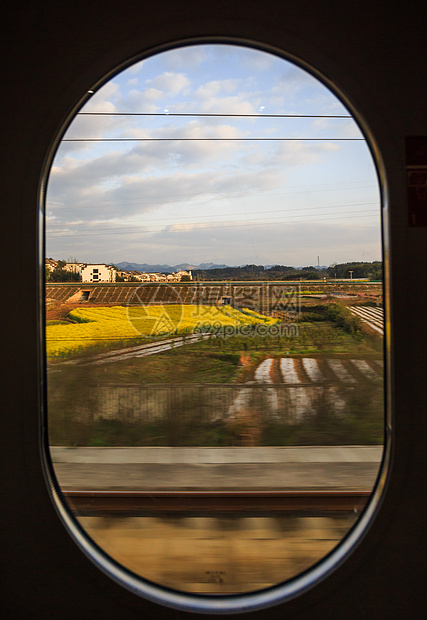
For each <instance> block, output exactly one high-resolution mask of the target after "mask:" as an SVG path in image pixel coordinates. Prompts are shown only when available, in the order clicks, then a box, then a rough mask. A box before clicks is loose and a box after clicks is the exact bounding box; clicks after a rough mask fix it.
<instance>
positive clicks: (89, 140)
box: [62, 138, 366, 142]
mask: <svg viewBox="0 0 427 620" xmlns="http://www.w3.org/2000/svg"><path fill="white" fill-rule="evenodd" d="M323 140H324V141H326V142H336V141H340V142H357V141H359V142H366V140H365V138H66V139H64V140H62V142H312V141H323Z"/></svg>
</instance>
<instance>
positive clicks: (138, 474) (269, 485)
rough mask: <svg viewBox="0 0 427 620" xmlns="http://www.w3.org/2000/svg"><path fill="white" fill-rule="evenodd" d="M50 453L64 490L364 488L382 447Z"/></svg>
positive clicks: (372, 480) (75, 450)
mask: <svg viewBox="0 0 427 620" xmlns="http://www.w3.org/2000/svg"><path fill="white" fill-rule="evenodd" d="M51 456H52V461H53V465H54V469H55V473H56V476H57V478H58V481H59V483H60V485H61V487H62V488H64V489H68V490H72V489H80V490H84V489H87V490H97V489H99V490H100V489H110V490H113V489H114V490H150V489H153V490H154V489H156V490H179V489H182V490H183V489H186V490H202V489H204V490H214V489H223V490H251V489H253V490H261V489H265V490H271V489H278V490H291V489H307V490H316V489H319V490H320V489H349V490H351V489H364V490H369V489H371V488H372V486H373V485H374V483H375V480H376V477H377V475H378V470H379V464H380V462H381V458H382V447H381V446H328V447H323V446H320V447H311V446H303V447H259V448H257V447H256V448H252V447H251V448H248V447H238V448H169V447H160V448H158V447H148V448H65V447H52V448H51Z"/></svg>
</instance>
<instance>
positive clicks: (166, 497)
mask: <svg viewBox="0 0 427 620" xmlns="http://www.w3.org/2000/svg"><path fill="white" fill-rule="evenodd" d="M63 495H64V497H65V499H66V500H67V502H68V504H69V506H70V508H71V509H72V510H73V511H74V512H76V513H77V514H79V515H80V516H81V515H92V514H99V513H114V514H117V513H131V514H133V515H135V514H139V515H152V514H154V515H155V514H158V513H176V514H182V513H197V514H200V513H203V514H206V513H208V514H210V515H212V514H215V513H230V512H244V513H251V514H253V515H259V516H262V515H265V514H270V513H271V512H276V513H279V512H284V513H289V512H310V513H312V512H315V513H316V514H317V513H323V512H326V513H327V512H359V511H361V510H363V508H364V507H365V506H366V504H367V501H368V499H369V496H370V495H371V492H370V491H366V490H344V491H343V490H339V491H338V490H333V491H79V490H73V491H63Z"/></svg>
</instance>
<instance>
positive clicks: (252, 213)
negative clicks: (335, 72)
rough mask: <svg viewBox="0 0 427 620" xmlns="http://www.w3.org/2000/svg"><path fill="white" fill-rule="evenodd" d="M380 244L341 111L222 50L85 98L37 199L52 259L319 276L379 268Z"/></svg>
mask: <svg viewBox="0 0 427 620" xmlns="http://www.w3.org/2000/svg"><path fill="white" fill-rule="evenodd" d="M284 115H291V116H290V117H286V116H284ZM301 116H306V117H309V118H302V117H301ZM331 116H340V117H341V118H331ZM254 138H257V139H256V140H255V139H254ZM380 237H381V231H380V198H379V186H378V180H377V175H376V172H375V167H374V164H373V160H372V157H371V154H370V151H369V148H368V146H367V144H366V142H365V140H364V139H363V135H362V134H361V132H360V130H359V128H358V126H357V124H356V122H355V121H354V120H353V119H352V118H351V115H350V113H349V111H348V110H347V108H345V107H344V105H343V104H342V103H341V102H340V100H339V99H338V98H337V97H336V96H335V95H334V94H333V93H332V92H331V91H330V90H329V89H328V88H327V87H326V86H324V85H323V84H322V83H321V82H320V81H319V80H317V79H316V78H314V77H313V76H312V75H311V74H309V73H307V72H306V71H304V70H302V69H301V68H299V67H298V66H296V65H295V64H293V63H291V62H288V61H286V60H283V59H282V58H279V57H276V56H275V55H272V54H269V53H265V52H261V51H259V50H254V49H250V48H247V47H241V46H235V45H222V44H221V45H192V46H186V47H181V48H177V49H175V50H171V51H167V52H162V53H160V54H157V55H155V56H152V57H149V58H147V59H144V60H143V61H141V62H138V63H136V64H134V65H133V66H131V67H130V68H128V69H126V70H124V71H123V72H121V73H120V74H118V75H117V76H116V77H115V78H113V79H112V80H110V81H109V82H107V83H106V84H105V85H104V86H102V87H101V88H100V89H99V90H98V91H96V92H94V93H93V94H90V95H89V99H88V100H87V102H86V103H85V105H84V106H83V107H82V108H81V109H80V111H79V113H78V114H77V116H76V117H75V118H74V120H73V121H72V123H71V124H70V126H69V128H68V130H67V131H66V133H65V134H64V136H63V138H62V141H61V143H60V146H59V148H58V150H57V153H56V155H55V158H54V161H53V165H52V168H51V171H50V176H49V182H48V188H47V196H46V256H48V257H52V258H56V259H65V260H68V259H77V261H78V262H91V263H119V262H122V261H128V262H133V263H149V264H169V265H177V264H181V263H189V264H193V265H198V264H200V263H207V262H213V263H216V264H223V263H224V264H227V265H245V264H259V265H261V264H262V265H276V264H277V265H292V266H308V265H317V263H318V260H319V263H320V264H321V265H330V264H332V263H343V262H351V261H373V260H381V242H380Z"/></svg>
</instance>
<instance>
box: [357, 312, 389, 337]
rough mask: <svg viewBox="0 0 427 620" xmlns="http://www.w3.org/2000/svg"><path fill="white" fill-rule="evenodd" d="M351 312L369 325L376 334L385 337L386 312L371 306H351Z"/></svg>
mask: <svg viewBox="0 0 427 620" xmlns="http://www.w3.org/2000/svg"><path fill="white" fill-rule="evenodd" d="M350 312H352V313H353V314H354V315H355V316H357V317H359V319H361V320H362V321H363V322H364V323H366V324H367V325H369V327H371V328H372V329H373V330H374V331H375V332H377V333H378V334H380V335H381V336H383V335H384V310H383V309H382V308H371V307H369V306H351V307H350Z"/></svg>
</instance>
